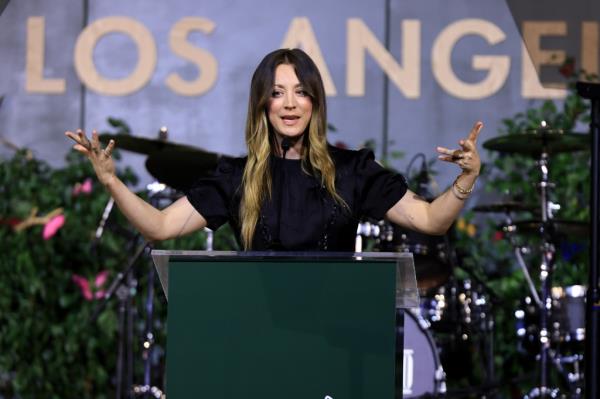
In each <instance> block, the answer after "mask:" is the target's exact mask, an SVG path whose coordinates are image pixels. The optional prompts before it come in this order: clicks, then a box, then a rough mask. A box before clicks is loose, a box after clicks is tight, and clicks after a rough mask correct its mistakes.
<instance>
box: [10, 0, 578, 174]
mask: <svg viewBox="0 0 600 399" xmlns="http://www.w3.org/2000/svg"><path fill="white" fill-rule="evenodd" d="M83 4H84V3H83V2H81V1H80V2H78V1H73V0H53V1H50V2H49V1H43V0H31V1H16V0H13V1H11V2H10V3H9V4H8V6H7V8H6V10H5V12H4V13H3V15H2V16H0V60H1V61H0V76H1V79H0V95H4V96H5V100H4V103H3V105H2V107H1V108H0V135H2V136H3V137H4V138H6V139H8V140H10V141H11V142H13V143H15V144H17V145H19V146H26V147H29V148H31V149H32V150H33V151H34V153H35V154H36V155H37V156H39V157H41V158H44V159H47V160H49V161H50V162H51V163H53V164H60V163H61V162H62V160H63V158H64V155H65V153H66V151H68V150H69V148H70V143H69V142H68V141H67V140H66V139H65V138H64V137H63V135H62V133H63V132H64V130H66V129H75V128H77V127H78V126H79V124H80V113H82V99H83V101H84V103H85V107H84V108H83V110H84V112H83V124H84V125H85V127H86V128H88V129H90V128H92V127H95V128H97V129H99V130H104V129H107V127H108V126H107V123H106V118H107V117H108V116H112V117H117V118H123V119H125V120H126V121H127V122H128V123H129V124H130V125H131V126H132V128H133V131H134V134H136V135H139V136H145V137H154V136H155V135H156V132H157V131H158V129H159V128H160V126H163V125H166V126H168V128H169V131H170V139H171V140H173V141H177V142H182V143H188V144H191V145H195V146H200V147H202V148H205V149H207V150H210V151H217V152H221V153H226V154H232V155H238V154H242V153H243V152H244V144H243V127H244V120H245V112H246V106H247V97H248V86H249V81H250V77H251V73H252V71H253V70H254V68H255V66H256V65H257V63H258V62H259V61H260V59H261V58H262V57H263V56H264V55H265V54H266V53H267V52H269V51H271V50H273V49H275V48H278V47H279V46H280V45H281V44H282V41H283V39H284V37H285V34H286V32H287V30H288V27H289V24H290V22H291V21H292V19H293V18H295V17H307V18H308V19H309V20H310V22H311V25H312V28H313V30H314V32H315V35H316V37H317V40H318V43H319V46H320V48H321V51H322V53H323V55H324V59H325V61H326V63H327V66H328V68H329V71H330V72H331V75H332V78H333V81H334V83H335V85H336V88H337V95H336V96H334V97H330V98H329V102H328V105H329V120H330V123H332V124H333V125H335V126H336V127H337V128H338V132H337V133H333V134H331V135H330V141H332V142H336V141H343V142H345V143H347V144H348V145H349V146H351V147H356V146H359V145H360V144H361V143H362V142H364V141H365V140H368V139H374V140H375V141H376V142H377V145H378V148H381V142H382V140H383V138H384V137H385V135H386V134H387V136H388V138H389V140H390V150H400V151H404V152H405V153H406V156H405V157H404V158H403V159H400V160H397V161H394V166H396V167H397V168H399V169H401V170H403V169H404V167H405V166H406V164H407V163H408V161H409V160H410V158H411V157H412V156H413V155H414V154H416V153H418V152H424V153H425V154H426V155H427V156H428V157H429V158H430V157H434V156H435V153H434V149H435V146H436V145H444V146H455V145H456V141H457V140H458V139H459V138H460V137H462V136H463V135H464V134H466V132H468V130H469V128H470V127H471V125H472V123H473V122H474V121H475V120H482V121H484V122H485V124H486V128H485V130H484V131H483V132H482V137H481V138H482V140H481V141H484V140H485V139H488V138H491V137H493V136H496V135H497V134H498V131H497V129H498V127H499V123H500V120H501V119H502V118H504V117H508V116H511V115H513V114H514V113H516V112H519V111H522V110H523V109H524V108H525V107H526V106H527V105H528V103H529V102H530V101H533V100H530V99H525V98H523V97H522V95H521V81H522V75H521V38H520V36H519V32H518V30H517V28H516V26H515V22H514V20H513V18H512V16H511V14H510V11H509V9H508V7H507V5H506V3H505V2H504V1H498V0H453V1H447V0H428V1H419V0H406V1H400V0H391V1H390V9H389V11H390V13H389V21H390V29H389V45H390V49H391V50H390V51H391V53H392V55H393V56H394V58H396V59H397V60H400V59H401V48H400V47H401V30H400V26H401V25H400V24H401V22H402V20H406V19H416V20H419V21H420V24H421V50H420V56H421V62H420V64H421V65H420V75H421V76H420V87H421V89H420V93H421V94H420V97H419V98H417V99H409V98H406V96H405V95H404V94H403V93H402V92H400V91H399V90H398V89H397V88H396V87H395V86H394V85H393V84H390V85H389V103H388V109H387V111H389V112H388V113H387V115H388V117H387V118H388V120H387V131H386V132H384V131H383V128H384V126H385V123H384V115H385V114H386V109H384V108H385V107H384V104H385V102H384V97H385V91H384V83H385V82H384V80H385V79H384V73H383V72H382V70H381V68H380V67H379V66H378V65H377V63H376V62H375V61H374V60H373V59H372V57H370V56H368V55H367V62H366V87H365V95H364V96H362V97H350V96H348V95H347V94H346V84H345V82H346V30H347V27H346V23H347V20H348V19H349V18H360V19H361V20H362V21H363V22H364V23H365V24H366V25H367V26H368V27H369V29H370V30H371V31H372V32H373V33H374V34H375V35H376V36H377V37H378V39H379V40H380V41H381V42H382V43H384V42H385V21H386V1H385V0H370V1H360V0H347V1H341V0H340V1H334V0H305V1H303V2H298V1H290V0H281V1H277V2H272V1H267V0H253V1H243V0H220V1H206V0H204V1H190V0H172V1H169V2H158V1H147V0H143V1H142V0H132V1H114V0H103V1H92V2H90V6H89V10H88V13H87V16H86V15H84V14H85V8H84V5H83ZM117 15H121V16H128V17H131V18H134V19H135V20H137V21H139V22H141V23H142V24H143V25H144V26H146V28H148V29H149V30H150V32H151V33H152V35H153V38H154V41H155V43H156V45H157V50H158V62H157V66H156V70H155V72H154V74H153V76H152V79H151V81H150V82H149V83H148V84H147V85H146V86H145V87H143V89H141V90H140V91H138V92H136V93H133V94H131V95H128V96H121V97H118V96H103V95H98V94H96V93H94V92H92V91H90V90H85V91H84V92H83V94H84V95H83V96H82V85H81V84H80V81H79V79H78V77H77V75H76V73H75V69H74V66H73V49H74V45H75V41H76V39H77V36H78V35H79V33H80V32H81V30H82V26H83V24H84V21H85V18H86V17H87V19H88V20H89V21H90V22H93V21H95V20H97V19H100V18H103V17H107V16H117ZM34 16H43V17H45V23H46V29H45V37H46V49H45V54H46V60H45V69H44V76H45V77H47V78H64V79H66V92H65V93H64V94H59V95H48V94H32V93H27V92H26V91H25V60H26V27H27V19H28V18H29V17H34ZM186 16H201V17H205V18H208V19H210V20H212V21H213V22H214V23H215V24H216V28H215V30H214V31H213V32H212V34H210V35H204V34H201V33H193V34H192V35H191V36H190V41H191V42H193V43H194V45H196V46H198V47H201V48H203V49H205V50H207V51H208V52H210V53H211V54H213V55H214V57H215V58H216V59H217V60H218V78H217V82H216V84H215V85H214V87H213V88H212V89H211V90H210V91H209V92H207V93H206V94H204V95H202V96H195V97H184V96H180V95H177V94H175V93H174V92H172V91H171V90H170V89H169V88H168V87H167V86H166V84H165V79H166V76H167V75H169V74H170V73H172V72H177V73H179V74H180V75H181V76H182V77H183V78H185V79H194V78H195V77H196V74H197V73H198V71H197V69H196V66H195V65H193V64H191V63H190V62H188V61H186V60H184V59H181V58H179V57H178V56H176V55H175V54H173V53H172V52H171V50H170V48H169V45H168V33H169V30H170V29H171V27H172V26H173V24H175V23H176V22H177V21H178V20H180V19H181V18H183V17H186ZM465 18H480V19H484V20H487V21H489V22H492V23H493V24H495V25H496V26H498V27H499V28H500V29H501V30H502V31H503V32H504V34H505V35H506V39H505V40H504V41H502V42H500V43H498V44H496V45H493V46H490V45H489V44H487V43H486V41H485V40H484V39H483V38H481V37H479V36H474V35H472V36H468V37H465V38H463V39H461V40H460V41H459V42H458V43H457V45H456V47H455V48H454V51H453V53H452V66H453V69H454V71H455V73H456V75H457V76H458V77H460V78H461V79H462V80H464V81H466V82H478V81H480V80H482V79H483V78H484V77H485V75H486V73H485V72H482V71H476V70H473V68H472V66H471V62H472V57H473V56H474V55H508V56H509V57H510V61H511V66H510V73H509V75H508V78H507V80H506V82H505V84H504V85H503V86H502V88H501V89H500V90H499V91H498V92H497V93H496V94H494V95H492V96H490V97H487V98H484V99H481V100H463V99H459V98H456V97H454V96H452V95H450V94H448V93H447V92H445V91H444V90H443V89H442V88H441V87H440V85H439V84H438V82H437V81H436V80H435V78H434V76H433V74H432V67H431V49H432V45H433V42H434V40H435V39H436V37H438V35H439V33H440V32H441V31H442V30H443V29H444V28H446V27H447V26H448V25H450V24H451V23H453V22H455V21H457V20H461V19H465ZM570 28H571V26H570ZM573 28H574V31H575V32H576V31H577V29H578V28H577V27H573ZM572 30H573V29H570V32H571V31H572ZM543 43H544V45H546V44H547V43H551V44H552V43H553V42H552V41H546V42H543ZM94 57H95V63H96V66H97V69H98V70H99V72H100V73H101V74H103V75H105V76H107V77H113V78H116V77H124V76H127V75H128V74H129V73H130V72H131V70H132V69H133V68H134V66H135V63H136V60H137V52H136V47H135V45H134V44H133V42H132V41H131V40H130V39H129V38H128V37H126V36H125V35H119V34H111V35H108V36H106V37H104V38H103V39H102V40H101V41H100V42H99V43H98V46H97V47H96V49H95V53H94ZM8 155H9V150H7V149H6V148H0V156H2V157H6V156H8ZM124 155H125V156H124V162H126V163H128V164H130V165H132V166H133V167H134V168H135V169H136V171H137V172H138V173H139V174H140V176H141V177H142V182H143V183H145V182H148V181H150V180H151V177H150V176H148V175H147V174H146V173H145V172H144V169H143V161H144V159H145V158H144V157H143V156H141V155H136V154H132V153H124ZM436 168H437V169H438V170H439V171H440V172H441V175H440V177H439V182H440V185H442V186H446V185H447V184H449V183H450V182H451V181H452V179H453V176H454V175H455V174H456V172H457V170H456V169H455V168H454V167H453V166H452V165H440V164H437V165H436Z"/></svg>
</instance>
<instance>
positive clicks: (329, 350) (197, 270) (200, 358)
mask: <svg viewBox="0 0 600 399" xmlns="http://www.w3.org/2000/svg"><path fill="white" fill-rule="evenodd" d="M152 258H153V260H154V263H155V265H156V268H157V271H158V274H159V277H160V281H161V284H162V287H163V290H164V293H165V296H166V297H167V299H168V317H167V380H166V381H167V382H166V385H167V387H166V388H167V397H168V398H169V399H179V398H210V399H233V398H236V399H238V398H245V399H259V398H260V399H265V398H269V399H270V398H286V399H296V398H297V399H300V398H302V399H306V398H316V399H372V398H381V399H383V398H389V399H393V398H398V397H402V381H403V378H402V370H401V366H399V365H401V364H402V356H403V350H402V345H403V337H402V329H403V310H402V309H407V308H414V307H418V306H419V298H418V291H417V285H416V279H415V271H414V264H413V258H412V254H406V253H382V252H378V253H328V252H319V253H306V252H302V253H294V252H275V253H273V252H271V253H265V252H220V251H158V250H154V251H152ZM397 368H398V369H397Z"/></svg>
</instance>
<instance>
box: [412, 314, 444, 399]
mask: <svg viewBox="0 0 600 399" xmlns="http://www.w3.org/2000/svg"><path fill="white" fill-rule="evenodd" d="M402 372H403V375H402V392H403V394H404V397H405V398H415V397H423V396H429V395H433V396H435V395H437V394H443V393H445V392H446V382H445V373H444V369H443V368H442V365H441V363H440V359H439V356H438V352H437V348H436V346H435V343H434V341H433V338H432V337H431V335H430V334H429V331H427V328H426V322H425V321H424V320H423V319H421V317H420V316H418V315H415V314H414V313H413V312H411V311H405V312H404V355H403V369H402Z"/></svg>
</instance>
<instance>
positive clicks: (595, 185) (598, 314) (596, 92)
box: [576, 82, 600, 399]
mask: <svg viewBox="0 0 600 399" xmlns="http://www.w3.org/2000/svg"><path fill="white" fill-rule="evenodd" d="M576 88H577V93H578V94H579V95H580V96H581V97H583V98H586V99H589V100H590V101H591V122H590V135H591V148H590V153H591V176H590V177H591V180H592V182H591V190H590V221H591V225H592V229H591V236H590V237H591V242H590V265H589V279H588V288H587V294H586V305H585V323H586V325H585V330H586V333H585V334H586V341H585V353H586V354H588V355H589V356H587V357H586V361H585V397H586V398H587V399H596V398H598V397H599V395H600V392H598V373H599V371H598V354H599V352H600V348H599V347H598V335H599V334H600V332H599V331H598V324H599V323H600V288H599V287H598V285H599V280H598V277H599V276H598V275H599V270H598V269H599V267H600V266H599V263H598V262H599V261H600V259H599V253H598V249H599V246H600V226H599V217H600V191H599V190H600V165H599V162H598V161H599V159H598V156H599V154H600V84H598V83H587V82H577V84H576Z"/></svg>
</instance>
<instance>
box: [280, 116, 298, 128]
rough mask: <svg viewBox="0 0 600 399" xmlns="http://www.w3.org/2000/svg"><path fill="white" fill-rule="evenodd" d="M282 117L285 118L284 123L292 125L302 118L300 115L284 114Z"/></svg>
mask: <svg viewBox="0 0 600 399" xmlns="http://www.w3.org/2000/svg"><path fill="white" fill-rule="evenodd" d="M281 119H282V120H283V123H284V124H286V125H288V126H291V125H295V124H296V122H297V121H298V120H299V119H300V117H299V116H296V115H284V116H282V117H281Z"/></svg>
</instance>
